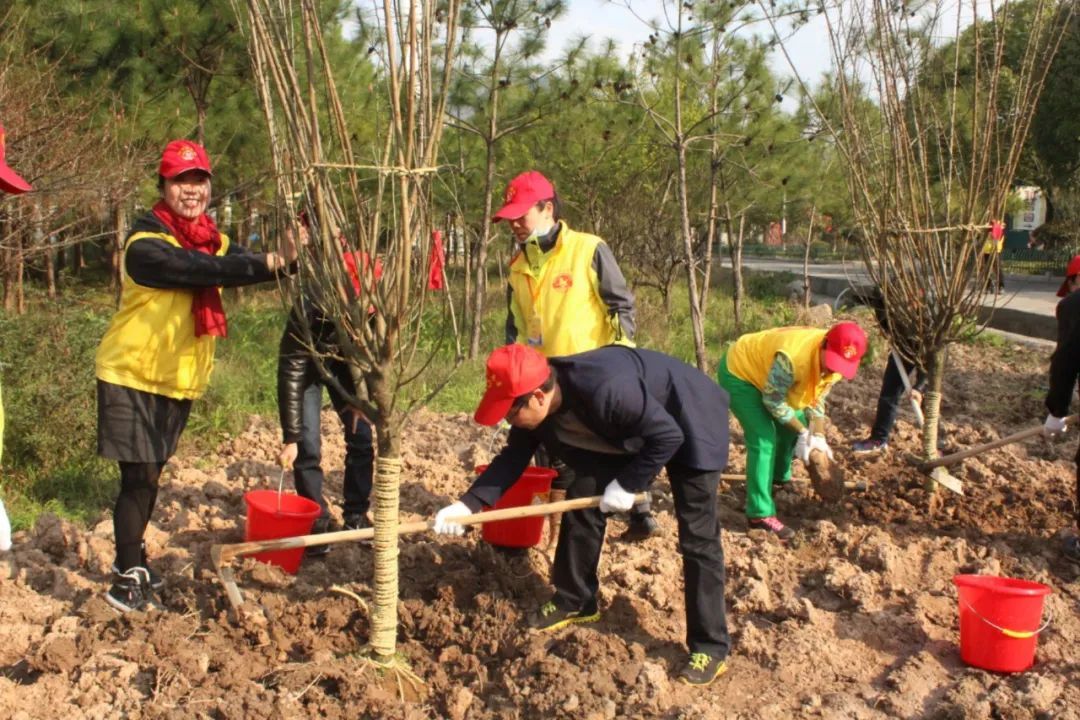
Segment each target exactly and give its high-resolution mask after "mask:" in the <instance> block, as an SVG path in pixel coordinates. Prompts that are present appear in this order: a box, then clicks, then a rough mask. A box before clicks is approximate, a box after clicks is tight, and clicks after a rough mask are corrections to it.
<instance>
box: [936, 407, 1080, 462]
mask: <svg viewBox="0 0 1080 720" xmlns="http://www.w3.org/2000/svg"><path fill="white" fill-rule="evenodd" d="M1077 418H1080V415H1070V416H1069V417H1067V418H1065V422H1067V423H1069V424H1072V423H1075V422H1076V420H1077ZM1042 429H1043V428H1042V425H1038V426H1036V427H1031V428H1028V429H1027V430H1021V431H1020V432H1015V433H1013V434H1012V435H1006V436H1005V437H1003V438H998V439H997V440H991V441H990V442H988V443H983V444H982V445H976V446H975V447H972V448H968V449H967V450H961V451H960V452H956V453H953V454H952V455H946V456H945V457H939V458H935V459H933V460H928V461H926V462H924V463H922V464H921V465H920V466H919V467H920V468H921V469H923V470H932V469H933V468H936V467H941V466H944V465H954V464H956V463H958V462H960V461H961V460H966V459H967V458H969V457H972V456H973V455H978V454H979V453H983V452H986V451H987V450H993V449H995V448H999V447H1002V446H1004V445H1011V444H1013V443H1015V442H1020V441H1021V440H1027V439H1028V438H1029V437H1034V436H1036V435H1038V434H1040V433H1041V432H1042Z"/></svg>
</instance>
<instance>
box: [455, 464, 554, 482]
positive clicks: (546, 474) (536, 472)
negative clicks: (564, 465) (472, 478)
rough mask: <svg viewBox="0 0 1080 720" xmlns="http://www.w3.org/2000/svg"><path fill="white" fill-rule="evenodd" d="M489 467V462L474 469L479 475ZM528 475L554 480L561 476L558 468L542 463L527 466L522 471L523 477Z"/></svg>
mask: <svg viewBox="0 0 1080 720" xmlns="http://www.w3.org/2000/svg"><path fill="white" fill-rule="evenodd" d="M487 469H488V465H487V463H484V464H482V465H477V466H476V467H474V468H473V471H474V472H475V473H476V474H477V475H479V474H480V473H482V472H484V471H485V470H487ZM526 476H529V477H532V478H535V479H541V478H543V479H546V478H551V479H552V480H554V479H555V478H557V477H558V476H559V471H558V470H553V469H551V468H549V467H544V466H542V465H530V466H528V467H527V468H525V470H523V471H522V473H521V477H526Z"/></svg>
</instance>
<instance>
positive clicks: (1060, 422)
mask: <svg viewBox="0 0 1080 720" xmlns="http://www.w3.org/2000/svg"><path fill="white" fill-rule="evenodd" d="M1077 290H1080V255H1077V256H1075V257H1073V259H1072V260H1070V261H1069V266H1068V267H1067V268H1066V269H1065V282H1063V283H1062V284H1061V287H1060V288H1058V292H1057V294H1058V297H1060V298H1063V299H1062V300H1061V301H1060V302H1059V303H1058V304H1057V309H1056V310H1055V312H1054V314H1055V315H1056V316H1057V325H1058V339H1057V347H1056V348H1054V354H1053V355H1052V356H1051V357H1050V389H1049V391H1048V392H1047V393H1046V409H1047V411H1048V412H1049V414H1048V415H1047V416H1046V422H1045V423H1044V424H1043V432H1044V433H1045V434H1046V435H1047V436H1048V437H1054V436H1059V435H1063V434H1064V433H1065V430H1066V422H1065V418H1066V416H1067V415H1068V414H1069V405H1070V404H1071V403H1072V396H1073V390H1075V388H1076V381H1077V378H1078V377H1080V292H1077ZM1075 462H1076V464H1077V469H1076V500H1075V501H1074V505H1073V513H1074V515H1075V519H1076V528H1074V532H1073V533H1072V534H1071V535H1069V536H1068V537H1066V538H1065V542H1064V545H1063V546H1062V552H1063V553H1064V555H1065V557H1066V558H1067V559H1069V560H1072V561H1073V562H1076V563H1080V448H1077V451H1076V459H1075Z"/></svg>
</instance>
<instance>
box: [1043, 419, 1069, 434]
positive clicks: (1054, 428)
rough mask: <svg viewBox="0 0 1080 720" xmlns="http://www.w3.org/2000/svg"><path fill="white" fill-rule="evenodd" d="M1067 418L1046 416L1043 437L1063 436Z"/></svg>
mask: <svg viewBox="0 0 1080 720" xmlns="http://www.w3.org/2000/svg"><path fill="white" fill-rule="evenodd" d="M1065 425H1066V422H1065V418H1059V417H1054V416H1053V415H1047V416H1046V422H1044V423H1043V435H1045V436H1047V437H1054V436H1055V435H1061V434H1062V433H1064V432H1065V430H1066V427H1065Z"/></svg>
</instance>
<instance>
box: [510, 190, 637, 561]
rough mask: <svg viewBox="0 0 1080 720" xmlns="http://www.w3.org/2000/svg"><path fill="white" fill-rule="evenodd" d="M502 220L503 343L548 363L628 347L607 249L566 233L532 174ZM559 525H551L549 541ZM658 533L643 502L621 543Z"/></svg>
mask: <svg viewBox="0 0 1080 720" xmlns="http://www.w3.org/2000/svg"><path fill="white" fill-rule="evenodd" d="M500 220H506V221H508V222H509V223H510V231H511V233H513V235H514V239H515V241H516V244H517V253H516V254H515V255H514V257H513V259H511V261H510V280H509V285H508V287H507V293H506V294H507V298H506V299H507V306H508V312H507V314H506V342H507V344H512V343H521V344H524V345H528V346H530V347H533V348H535V349H536V350H539V351H540V352H541V353H542V354H543V355H544V356H546V357H561V356H563V355H575V354H577V353H581V352H585V351H586V350H595V349H596V348H599V347H603V346H605V345H611V344H618V345H627V346H630V347H633V345H634V343H633V337H634V295H633V293H632V292H630V288H629V287H627V285H626V279H625V278H624V277H623V274H622V271H621V270H620V269H619V264H618V263H617V262H616V261H615V256H614V255H613V254H612V252H611V248H609V247H608V245H607V243H605V242H604V241H603V240H601V239H600V238H599V237H597V236H596V235H590V234H588V233H583V232H577V231H575V230H571V229H570V227H569V226H568V225H567V224H566V221H565V220H562V219H560V218H559V197H558V195H557V194H556V193H555V188H554V186H552V184H551V182H549V181H548V179H547V178H546V177H544V176H543V175H542V174H540V173H539V172H537V171H535V170H530V171H528V172H524V173H521V174H520V175H518V176H517V177H515V178H514V179H513V180H511V181H510V184H509V185H508V186H507V188H506V194H505V196H504V198H503V206H502V207H501V208H499V210H498V212H496V213H495V216H494V217H493V218H492V222H499V221H500ZM555 469H556V470H558V471H559V477H558V478H557V479H556V481H555V483H553V486H552V491H551V492H552V498H551V499H552V500H553V501H554V500H559V499H562V498H563V497H565V496H566V489H567V488H568V487H569V486H570V485H571V484H572V483H573V481H574V477H573V474H572V473H571V472H570V471H569V469H568V468H566V467H565V466H559V467H556V468H555ZM558 527H559V523H558V519H557V518H553V519H552V523H551V532H552V536H551V537H552V538H554V537H555V536H556V535H557V531H558ZM657 531H658V528H657V526H656V520H655V519H654V518H653V517H652V512H651V508H650V506H649V503H648V502H644V503H639V504H637V505H635V506H634V509H633V510H632V511H631V513H630V523H629V527H628V529H627V531H626V533H625V534H624V535H623V538H624V539H626V540H641V539H645V538H647V537H649V536H650V535H653V534H654V533H656V532H657Z"/></svg>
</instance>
